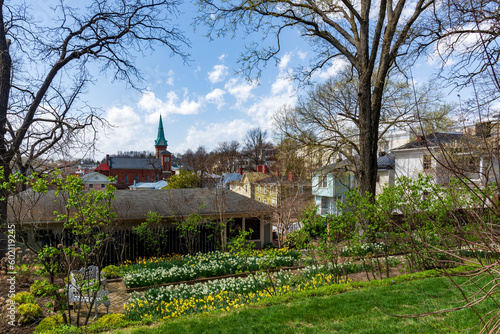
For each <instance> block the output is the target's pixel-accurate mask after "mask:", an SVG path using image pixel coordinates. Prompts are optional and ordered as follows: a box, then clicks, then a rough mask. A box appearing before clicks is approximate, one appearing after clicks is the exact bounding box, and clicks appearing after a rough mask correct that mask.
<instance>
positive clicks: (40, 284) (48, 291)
mask: <svg viewBox="0 0 500 334" xmlns="http://www.w3.org/2000/svg"><path fill="white" fill-rule="evenodd" d="M30 291H31V293H32V294H34V295H35V296H42V297H43V296H51V295H53V294H54V293H55V292H56V291H57V286H55V285H54V284H51V283H49V281H47V280H45V279H44V280H36V281H35V282H34V283H33V284H32V285H31V286H30Z"/></svg>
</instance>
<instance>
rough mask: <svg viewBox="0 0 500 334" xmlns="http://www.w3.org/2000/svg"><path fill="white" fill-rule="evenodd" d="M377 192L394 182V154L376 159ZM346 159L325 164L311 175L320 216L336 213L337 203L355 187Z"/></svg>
mask: <svg viewBox="0 0 500 334" xmlns="http://www.w3.org/2000/svg"><path fill="white" fill-rule="evenodd" d="M377 166H378V171H377V192H379V191H381V189H382V188H383V187H385V186H386V185H388V184H394V154H392V153H389V154H386V155H383V156H381V157H380V158H379V159H378V160H377ZM346 167H348V162H347V161H346V160H344V161H341V162H339V163H336V164H333V165H328V166H325V167H323V168H321V169H319V170H318V171H316V173H315V174H314V175H313V178H312V195H313V197H314V203H315V205H316V206H317V207H318V213H319V214H320V215H322V216H325V215H327V214H335V215H336V214H338V213H339V208H338V205H337V203H338V202H344V201H345V198H346V195H347V192H348V191H349V190H351V189H354V188H356V187H357V183H356V178H355V176H354V174H353V172H352V171H349V168H346Z"/></svg>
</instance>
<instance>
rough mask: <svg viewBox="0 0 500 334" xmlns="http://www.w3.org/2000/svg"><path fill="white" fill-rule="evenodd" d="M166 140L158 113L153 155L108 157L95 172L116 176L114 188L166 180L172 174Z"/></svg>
mask: <svg viewBox="0 0 500 334" xmlns="http://www.w3.org/2000/svg"><path fill="white" fill-rule="evenodd" d="M167 146H168V144H167V140H166V139H165V133H164V131H163V122H162V119H161V115H160V122H159V124H158V135H157V137H156V140H155V152H156V154H155V157H154V158H153V157H151V158H135V157H133V158H132V157H110V156H109V154H108V155H106V160H105V161H104V162H102V163H101V164H100V165H99V166H98V167H97V168H96V169H95V171H96V172H99V173H101V174H104V175H106V176H115V177H116V178H117V181H116V184H115V186H116V188H117V189H127V188H128V187H129V186H131V185H133V184H134V183H139V182H156V181H159V180H166V179H168V178H169V177H170V176H171V175H173V174H174V172H173V171H172V153H170V152H169V151H167Z"/></svg>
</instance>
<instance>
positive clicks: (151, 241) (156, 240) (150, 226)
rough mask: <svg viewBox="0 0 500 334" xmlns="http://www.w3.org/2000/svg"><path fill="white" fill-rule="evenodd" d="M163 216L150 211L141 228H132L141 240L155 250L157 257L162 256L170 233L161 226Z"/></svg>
mask: <svg viewBox="0 0 500 334" xmlns="http://www.w3.org/2000/svg"><path fill="white" fill-rule="evenodd" d="M161 219H162V215H161V214H160V213H158V212H153V211H149V212H148V213H147V218H146V221H144V222H143V223H141V225H139V226H134V227H132V230H133V231H134V232H135V233H137V235H138V236H139V238H140V239H141V240H142V241H143V242H144V244H145V245H147V246H148V249H154V251H155V253H156V254H155V255H156V256H161V253H162V252H161V248H162V245H163V244H164V243H165V242H166V240H167V238H166V236H167V233H168V231H167V230H166V229H165V228H164V227H162V225H161Z"/></svg>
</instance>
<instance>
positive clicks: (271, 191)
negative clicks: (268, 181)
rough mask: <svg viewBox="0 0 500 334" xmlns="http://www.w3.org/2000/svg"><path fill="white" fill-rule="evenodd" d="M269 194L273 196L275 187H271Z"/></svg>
mask: <svg viewBox="0 0 500 334" xmlns="http://www.w3.org/2000/svg"><path fill="white" fill-rule="evenodd" d="M269 193H270V194H271V195H272V194H273V187H271V186H270V187H269Z"/></svg>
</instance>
